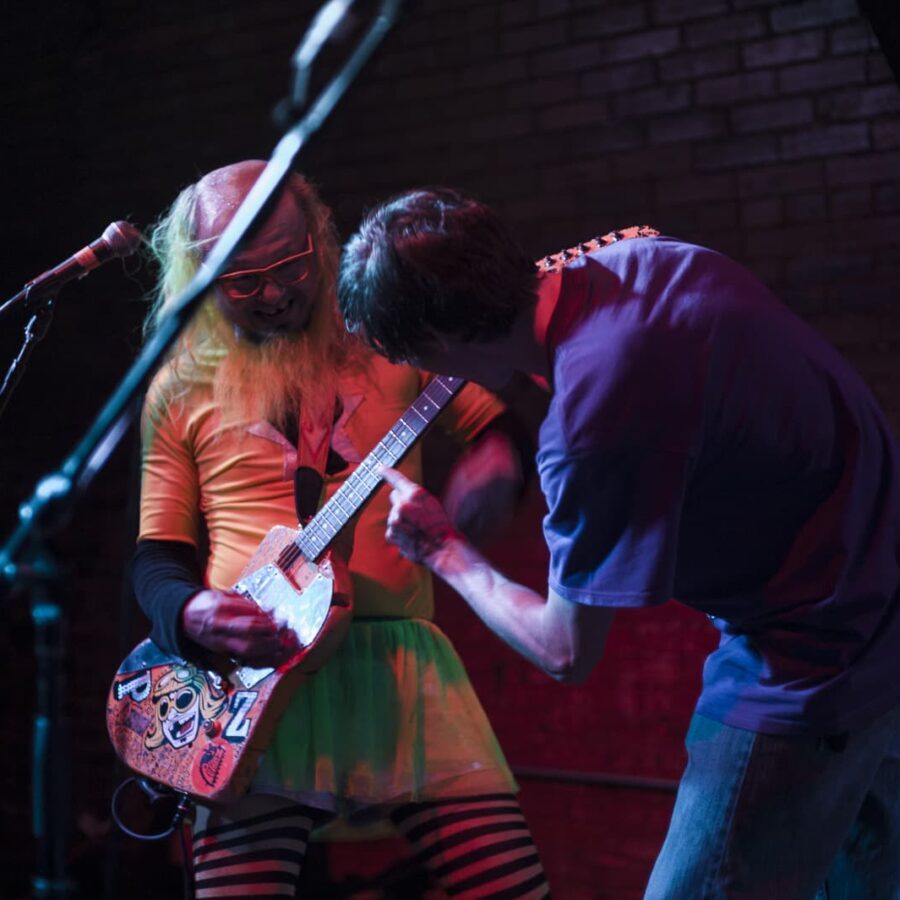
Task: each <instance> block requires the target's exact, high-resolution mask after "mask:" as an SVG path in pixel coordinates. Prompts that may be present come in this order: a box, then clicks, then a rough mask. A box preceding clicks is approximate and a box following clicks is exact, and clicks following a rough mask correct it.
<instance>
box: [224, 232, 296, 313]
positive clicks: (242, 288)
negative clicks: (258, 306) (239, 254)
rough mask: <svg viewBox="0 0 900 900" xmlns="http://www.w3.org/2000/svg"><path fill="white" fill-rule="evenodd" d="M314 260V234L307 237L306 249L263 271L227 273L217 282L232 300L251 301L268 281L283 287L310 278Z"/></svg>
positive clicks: (245, 270)
mask: <svg viewBox="0 0 900 900" xmlns="http://www.w3.org/2000/svg"><path fill="white" fill-rule="evenodd" d="M312 260H313V239H312V232H309V233H307V235H306V249H305V250H301V251H300V252H299V253H294V254H292V255H291V256H286V257H285V258H284V259H279V260H278V261H277V262H273V263H272V264H271V265H270V266H265V267H263V268H262V269H241V270H240V271H239V272H227V273H226V274H225V275H220V276H219V277H218V278H217V279H216V281H218V283H219V284H220V285H221V287H222V290H223V291H224V292H225V294H226V296H227V297H228V298H229V299H230V300H249V299H250V298H251V297H255V296H256V295H257V294H258V293H259V292H260V291H261V290H262V289H263V285H264V284H265V282H266V281H274V282H275V283H276V284H278V285H281V287H288V286H289V285H292V284H299V283H300V282H301V281H304V280H305V279H306V278H308V277H309V273H310V270H311V268H312Z"/></svg>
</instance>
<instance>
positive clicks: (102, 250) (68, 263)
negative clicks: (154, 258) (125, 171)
mask: <svg viewBox="0 0 900 900" xmlns="http://www.w3.org/2000/svg"><path fill="white" fill-rule="evenodd" d="M142 240H143V236H142V235H141V233H140V231H138V230H137V228H135V227H134V225H132V224H131V223H130V222H112V223H111V224H110V225H108V226H107V227H106V230H105V231H104V232H103V234H101V235H100V237H98V238H97V240H96V241H92V242H91V243H90V244H88V245H87V246H86V247H82V248H81V249H80V250H79V251H78V252H77V253H74V254H73V255H72V256H70V257H69V258H68V259H67V260H65V261H64V262H61V263H60V264H59V265H58V266H55V267H54V268H52V269H48V270H47V271H46V272H43V273H42V274H40V275H38V277H37V278H35V279H34V280H33V281H29V282H28V284H26V285H25V288H24V290H23V291H22V294H24V296H25V298H26V299H28V300H32V299H37V298H38V297H44V296H46V295H47V294H49V293H52V292H53V291H55V290H56V289H57V288H59V287H62V285H64V284H66V283H67V282H69V281H73V280H74V279H76V278H84V276H85V275H87V273H88V272H90V271H92V270H93V269H96V268H97V267H98V266H102V265H103V263H105V262H109V261H110V260H111V259H118V258H120V257H124V256H130V255H131V254H132V253H134V252H135V250H137V248H138V247H139V246H140V243H141V241H142Z"/></svg>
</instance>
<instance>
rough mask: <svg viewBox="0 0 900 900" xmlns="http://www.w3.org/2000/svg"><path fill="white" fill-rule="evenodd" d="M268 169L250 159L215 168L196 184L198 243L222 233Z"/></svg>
mask: <svg viewBox="0 0 900 900" xmlns="http://www.w3.org/2000/svg"><path fill="white" fill-rule="evenodd" d="M265 166H266V164H265V163H264V162H263V161H262V160H258V159H248V160H244V161H243V162H238V163H232V164H231V165H229V166H223V167H222V168H221V169H214V170H213V171H212V172H209V173H208V174H206V175H204V176H203V177H202V178H201V179H200V180H199V181H198V182H197V183H196V185H195V186H194V191H195V193H194V203H195V207H194V239H195V240H197V241H212V240H214V239H215V238H218V237H219V235H221V234H222V232H223V231H224V230H225V229H226V228H227V227H228V223H229V222H231V220H232V219H233V218H234V214H235V213H236V212H237V210H238V207H239V206H240V205H241V203H243V202H244V198H245V197H246V196H247V194H248V193H249V192H250V188H252V187H253V185H254V184H255V183H256V180H257V178H259V176H260V173H261V172H262V170H263V169H264V168H265ZM289 193H290V192H289V191H286V192H285V194H289ZM292 202H295V201H292Z"/></svg>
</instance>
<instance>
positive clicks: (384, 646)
mask: <svg viewBox="0 0 900 900" xmlns="http://www.w3.org/2000/svg"><path fill="white" fill-rule="evenodd" d="M262 167H263V163H260V162H243V163H237V164H235V165H231V166H227V167H225V168H222V169H218V170H216V171H214V172H211V173H209V174H208V175H206V176H205V177H203V178H201V179H200V180H199V181H198V182H197V183H196V184H194V185H191V186H190V187H188V188H187V189H185V190H184V191H183V192H182V193H181V194H180V195H179V197H178V198H177V199H176V201H175V203H174V204H173V206H172V208H171V209H170V211H169V213H168V214H167V215H166V216H165V217H164V219H163V220H162V221H161V222H160V223H159V225H158V226H157V228H156V230H155V232H154V236H153V240H152V244H153V247H154V249H155V252H156V255H157V257H158V259H159V261H160V265H161V276H160V281H159V286H158V291H157V298H156V303H155V306H154V309H153V311H152V312H151V315H150V318H149V320H148V321H149V323H150V327H151V328H152V327H153V326H154V325H155V324H157V323H158V322H159V321H160V320H161V318H162V317H163V316H165V315H166V312H167V306H168V304H169V303H170V302H171V300H172V299H173V298H174V297H175V296H176V295H177V294H178V293H179V291H180V290H181V289H182V288H183V287H184V286H185V285H186V284H187V282H188V281H189V280H190V278H191V277H192V275H193V274H194V272H195V271H196V269H197V267H198V265H199V264H200V263H201V261H202V260H203V258H204V256H205V254H206V253H207V252H208V250H209V248H210V247H211V246H212V245H213V244H214V242H215V240H216V239H217V238H218V236H219V235H220V234H221V233H222V231H223V229H224V228H225V227H226V226H227V224H228V223H229V222H230V221H231V219H232V217H233V215H234V213H235V211H236V209H237V208H238V206H239V205H240V203H241V202H242V200H243V199H244V197H245V196H246V194H247V192H248V191H249V189H250V188H251V187H252V185H253V183H254V182H255V180H256V178H257V177H258V175H259V173H260V171H261V169H262ZM337 261H338V249H337V242H336V240H335V236H334V233H333V229H332V225H331V217H330V213H329V210H328V209H327V208H326V207H325V206H324V205H323V204H322V203H321V201H320V200H319V198H318V196H317V194H316V192H315V190H314V189H313V188H312V187H311V185H310V184H309V183H308V182H307V181H305V180H304V179H303V178H301V177H300V176H298V175H294V176H292V177H291V178H290V180H289V182H288V183H287V185H286V187H285V188H284V189H283V190H282V192H281V193H280V195H279V197H278V199H277V202H276V203H275V205H274V209H273V212H272V213H271V214H270V215H269V216H268V218H267V219H266V220H265V221H264V222H263V224H262V225H261V227H260V228H259V229H258V230H257V231H256V232H255V233H254V235H253V236H252V238H251V239H250V240H249V242H248V243H246V244H245V246H244V247H243V249H241V250H240V251H239V252H238V254H237V255H236V256H235V257H234V258H233V259H232V260H231V261H230V263H229V266H228V271H226V272H225V273H224V274H223V275H221V276H220V277H219V278H218V279H217V281H216V284H215V287H214V289H213V290H212V291H211V293H210V296H209V297H207V298H206V299H205V300H204V302H203V305H202V307H201V309H200V311H199V312H198V314H197V315H196V317H195V318H194V320H193V321H192V323H191V324H190V325H189V326H188V328H187V330H186V333H184V334H183V335H182V336H181V338H180V340H179V343H178V345H177V346H176V348H175V350H174V351H173V354H172V356H171V358H170V360H169V361H168V363H167V364H165V365H164V366H163V368H162V369H161V370H160V371H159V373H158V374H157V376H156V378H155V379H154V381H153V383H152V385H151V388H150V390H149V392H148V396H147V399H146V403H145V409H144V416H143V430H142V441H143V472H142V487H141V524H140V534H139V541H138V547H137V551H136V554H135V563H134V582H135V590H136V593H137V596H138V600H139V602H140V604H141V606H142V608H143V609H144V611H145V612H146V613H147V615H148V616H149V618H150V619H151V621H152V623H153V631H152V635H151V636H152V638H153V639H154V641H155V642H156V643H157V644H158V645H159V647H160V648H161V649H163V650H164V651H166V652H169V653H173V654H176V655H178V656H181V657H183V658H185V659H188V660H191V661H194V662H198V663H201V664H202V663H204V662H205V661H207V660H209V658H210V656H209V654H224V655H225V656H227V657H230V658H232V659H234V660H235V661H236V662H238V663H239V664H242V665H248V666H256V667H261V666H275V665H278V664H280V663H282V662H284V661H285V660H286V658H287V654H290V653H292V652H294V649H295V648H292V647H291V646H290V645H289V644H288V643H287V642H285V641H284V639H283V638H284V635H283V634H282V632H281V630H280V629H279V627H278V626H277V625H276V624H275V623H274V622H273V621H272V619H271V618H270V617H269V616H268V614H266V613H265V612H263V610H261V609H260V608H259V607H258V606H257V605H256V604H255V603H254V602H253V601H251V600H247V599H245V598H244V597H242V596H241V595H239V594H236V593H234V592H231V591H230V590H229V588H230V586H231V585H233V584H234V583H235V582H236V581H237V580H238V577H239V575H240V573H241V571H242V569H243V567H244V565H245V564H246V562H247V560H248V559H249V558H250V557H251V556H252V555H253V552H254V551H255V549H256V548H257V545H258V544H259V543H260V541H261V540H262V539H263V537H264V536H265V535H266V533H267V532H268V530H269V529H270V528H271V527H272V526H275V525H288V526H294V525H295V524H296V521H297V513H296V511H295V496H294V493H295V490H294V488H295V485H294V481H295V478H294V474H295V471H296V470H297V466H298V453H299V451H298V434H299V433H300V432H302V430H303V429H302V428H301V427H300V426H299V424H298V418H299V419H300V421H301V422H306V421H307V417H309V419H310V420H314V421H319V420H324V421H327V422H328V425H329V428H330V431H331V440H330V448H329V451H328V459H327V463H326V464H325V466H324V469H325V471H324V493H325V496H326V497H330V496H332V495H333V494H334V492H335V490H336V489H337V488H338V487H339V486H340V485H341V484H342V483H343V482H344V481H345V480H346V478H347V476H348V475H349V474H350V473H351V472H353V471H354V469H355V467H356V465H357V464H358V463H359V462H360V460H361V459H362V458H364V457H365V456H366V455H367V453H368V452H369V451H370V450H371V449H372V448H373V447H374V446H375V445H376V443H377V442H378V441H379V439H380V438H381V437H382V436H383V435H384V434H385V433H386V432H387V431H388V429H389V428H390V427H391V426H392V425H393V424H394V422H395V421H396V420H397V418H398V417H399V416H400V415H401V414H402V413H403V412H404V411H405V410H406V408H407V407H408V406H409V405H410V404H411V403H412V401H413V400H415V398H416V397H417V396H418V394H419V393H420V392H421V390H422V388H423V386H424V384H425V383H426V381H427V379H428V377H429V376H427V375H425V374H424V373H423V372H420V371H418V370H416V369H414V368H412V367H409V366H396V365H392V364H389V363H387V362H386V361H384V360H382V359H381V358H380V357H377V356H375V355H373V354H371V353H370V352H369V351H367V350H364V349H363V348H362V347H361V346H358V345H356V344H355V343H354V342H353V341H352V340H351V339H349V338H348V337H347V336H346V335H345V333H344V330H343V328H342V326H341V324H340V321H339V317H338V314H337V311H336V300H335V278H336V271H337ZM508 421H509V417H508V416H507V415H505V413H504V408H503V406H502V404H500V402H499V401H498V400H497V399H496V398H495V397H494V396H492V395H491V394H489V393H487V392H486V391H484V390H482V389H481V388H477V387H475V386H467V387H466V388H464V389H463V391H462V393H461V394H460V395H459V396H458V397H457V398H456V400H455V401H454V402H453V403H452V404H451V405H450V406H449V407H448V409H447V410H446V411H445V414H444V416H443V417H442V424H443V425H445V426H447V427H448V428H449V430H450V431H451V432H452V433H453V434H455V435H456V436H458V437H460V438H461V439H463V440H469V441H474V443H473V444H472V445H471V446H470V448H469V451H468V453H467V455H465V456H463V458H462V459H461V461H460V463H459V464H458V466H457V468H456V470H455V472H454V473H451V477H450V481H449V485H450V487H449V489H448V494H447V496H448V499H449V505H450V507H451V509H453V510H455V511H456V514H457V521H458V524H459V525H460V527H462V528H464V529H465V528H466V527H476V529H477V525H478V524H479V523H480V524H481V525H482V526H487V527H488V528H490V527H491V526H492V524H493V523H494V521H495V520H496V514H497V511H498V510H504V509H506V510H508V509H510V508H511V505H512V502H513V497H514V495H515V494H516V492H517V490H518V489H519V488H520V487H521V473H522V459H521V458H520V455H519V452H518V450H517V448H516V441H515V440H511V439H510V437H509V434H510V433H511V430H510V429H509V428H508V427H505V426H504V422H507V423H508ZM401 468H402V469H403V470H404V471H405V472H406V473H407V474H408V475H409V476H410V477H411V478H418V477H420V476H421V456H420V453H419V451H418V449H417V448H414V449H413V450H412V452H411V453H410V454H409V455H408V456H407V457H406V459H405V461H404V462H403V463H402V464H401ZM388 508H389V503H388V498H387V496H386V492H385V491H381V492H380V493H378V494H376V496H375V497H374V498H373V500H372V501H371V502H370V503H369V505H368V506H367V507H366V508H365V510H364V511H363V512H362V514H361V515H360V517H359V519H358V522H357V525H356V528H355V536H354V541H353V550H352V554H350V556H349V559H348V560H347V565H348V568H349V574H350V579H349V580H350V583H351V585H352V593H353V602H354V608H355V614H354V621H353V623H352V625H351V626H350V628H349V632H348V635H347V637H345V638H344V640H343V642H342V643H341V644H340V646H339V648H338V650H337V651H336V652H335V654H334V655H333V656H332V657H331V658H330V659H329V660H328V661H327V662H326V663H325V664H324V666H323V667H322V668H321V669H319V670H318V671H317V672H316V674H315V675H313V676H311V677H310V678H309V679H307V681H305V682H304V683H303V684H302V685H301V687H300V688H299V689H298V691H297V692H296V694H295V695H294V697H293V698H292V700H291V703H290V705H289V707H288V709H287V711H286V712H285V714H284V716H283V717H282V719H281V720H280V722H279V725H278V728H277V731H276V733H275V736H274V738H273V740H272V742H271V745H270V747H269V749H268V751H267V753H266V755H265V758H264V760H263V762H262V764H261V767H260V769H259V771H258V773H257V775H256V777H255V780H254V782H253V785H252V787H251V790H250V792H249V793H248V794H247V795H245V796H244V797H242V798H241V799H240V800H238V801H237V802H235V803H233V804H232V805H230V806H229V807H228V808H221V807H215V808H208V807H204V806H200V807H199V809H198V814H197V820H196V823H195V829H194V850H193V853H194V872H195V876H194V877H195V886H196V891H197V897H198V898H213V897H220V896H222V897H224V896H234V892H235V891H236V890H239V891H242V893H243V894H244V895H250V894H253V895H255V894H262V893H265V894H266V895H267V896H268V895H273V896H274V895H278V896H294V895H295V890H296V885H297V880H298V876H299V872H300V869H301V866H302V863H303V859H304V854H305V851H306V845H307V839H308V836H309V832H310V829H311V828H312V827H313V826H314V825H318V824H320V823H322V822H324V821H326V820H327V819H329V818H331V817H334V816H336V815H344V816H354V815H368V816H376V817H382V818H389V819H390V820H392V821H393V822H394V824H395V825H396V826H397V828H398V829H399V831H400V832H401V833H402V834H404V835H405V836H406V837H407V838H408V839H409V841H410V842H411V843H412V844H413V846H414V849H415V851H416V853H417V855H418V857H419V859H420V860H421V861H422V862H424V864H425V865H426V866H427V867H428V868H429V870H430V871H431V873H432V875H433V876H434V877H435V878H436V879H437V880H438V881H439V882H440V883H441V884H442V886H443V887H444V888H445V889H446V890H447V891H448V892H449V893H452V894H453V895H455V896H476V895H477V896H505V897H544V896H546V895H547V885H546V880H545V877H544V873H543V870H542V867H541V864H540V860H539V859H538V856H537V852H536V850H535V848H534V844H533V841H532V839H531V835H530V833H529V831H528V827H527V825H526V824H525V821H524V819H523V817H522V814H521V811H520V809H519V807H518V803H517V801H516V799H515V797H514V791H515V783H514V780H513V778H512V775H511V773H510V771H509V768H508V767H507V765H506V762H505V760H504V758H503V754H502V752H501V750H500V748H499V746H498V745H497V742H496V739H495V737H494V735H493V732H492V730H491V728H490V725H489V724H488V721H487V719H486V717H485V714H484V712H483V710H482V708H481V706H480V704H479V702H478V700H477V698H476V696H475V694H474V692H473V690H472V687H471V685H470V683H469V681H468V677H467V676H466V674H465V670H464V669H463V666H462V663H461V662H460V660H459V658H458V657H457V656H456V654H455V652H454V651H453V648H452V646H451V645H450V643H449V641H448V640H447V638H446V636H445V635H444V634H443V633H442V632H441V631H440V630H439V629H438V628H437V627H436V626H435V625H434V624H433V623H432V622H431V618H432V612H433V598H432V585H431V581H430V576H429V575H428V574H427V573H426V572H425V571H424V570H423V569H421V568H420V567H418V566H417V565H414V564H412V563H410V562H409V561H407V560H406V559H405V558H403V557H402V556H401V555H400V554H399V553H398V552H397V551H396V549H395V548H393V547H391V546H389V545H388V544H386V543H385V540H384V531H385V525H386V519H387V513H388ZM204 536H206V538H207V540H208V548H209V550H208V558H207V560H206V562H205V573H204V574H203V575H201V573H200V568H199V563H198V547H200V546H202V545H203V543H204V540H203V538H204Z"/></svg>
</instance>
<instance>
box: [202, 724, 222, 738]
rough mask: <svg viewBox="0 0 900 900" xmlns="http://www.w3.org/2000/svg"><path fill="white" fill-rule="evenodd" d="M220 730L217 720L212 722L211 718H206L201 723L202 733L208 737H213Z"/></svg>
mask: <svg viewBox="0 0 900 900" xmlns="http://www.w3.org/2000/svg"><path fill="white" fill-rule="evenodd" d="M221 730H222V728H221V726H220V725H219V723H218V722H213V721H212V719H207V720H206V721H205V722H204V723H203V733H204V734H205V735H206V736H207V737H208V738H209V739H210V740H212V738H214V737H215V736H216V735H217V734H218V733H219V732H220V731H221Z"/></svg>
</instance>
